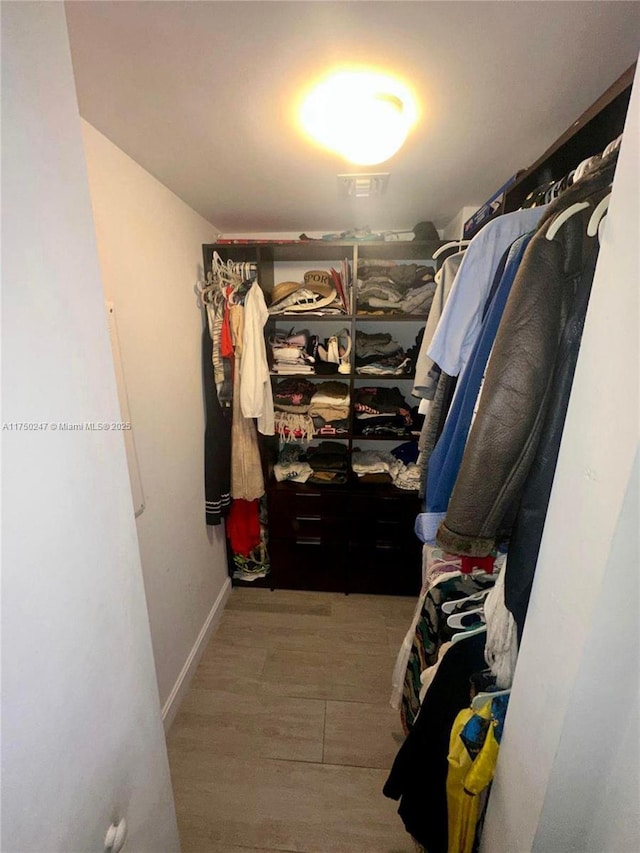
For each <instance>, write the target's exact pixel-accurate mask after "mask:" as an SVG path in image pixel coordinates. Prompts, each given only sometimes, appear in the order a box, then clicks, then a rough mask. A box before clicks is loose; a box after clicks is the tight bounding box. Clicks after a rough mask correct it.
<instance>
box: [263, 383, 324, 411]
mask: <svg viewBox="0 0 640 853" xmlns="http://www.w3.org/2000/svg"><path fill="white" fill-rule="evenodd" d="M315 390H316V386H315V385H314V384H313V382H309V380H308V379H302V378H300V379H294V378H291V379H283V380H282V381H281V382H277V383H276V385H275V387H274V389H273V408H274V410H275V411H276V412H292V413H293V414H297V415H304V414H307V412H308V411H309V404H310V403H311V398H312V397H313V395H314V393H315Z"/></svg>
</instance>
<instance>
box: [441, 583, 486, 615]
mask: <svg viewBox="0 0 640 853" xmlns="http://www.w3.org/2000/svg"><path fill="white" fill-rule="evenodd" d="M490 592H491V590H490V589H481V590H480V591H479V592H474V593H473V595H468V596H467V597H466V598H454V599H452V600H451V601H445V602H443V604H442V605H441V606H440V610H442V612H443V613H446V614H447V616H449V615H450V614H451V613H455V612H456V611H457V610H458V609H459V608H460V607H462V606H463V605H464V604H467V603H468V602H472V601H484V599H485V598H486V597H487V596H488V595H489V593H490ZM467 612H468V611H467Z"/></svg>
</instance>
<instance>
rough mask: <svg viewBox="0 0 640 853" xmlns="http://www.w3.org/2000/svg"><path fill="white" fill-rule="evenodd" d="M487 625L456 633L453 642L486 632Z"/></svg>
mask: <svg viewBox="0 0 640 853" xmlns="http://www.w3.org/2000/svg"><path fill="white" fill-rule="evenodd" d="M486 633H487V626H486V625H482V626H481V627H480V628H470V629H469V630H468V631H461V632H460V633H459V634H454V635H453V637H452V638H451V642H452V643H459V642H460V641H461V640H466V639H467V638H468V637H475V636H476V635H477V634H486Z"/></svg>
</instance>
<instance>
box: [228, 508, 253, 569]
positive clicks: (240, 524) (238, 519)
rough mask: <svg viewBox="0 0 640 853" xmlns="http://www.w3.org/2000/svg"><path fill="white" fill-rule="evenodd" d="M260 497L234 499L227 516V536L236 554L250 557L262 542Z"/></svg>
mask: <svg viewBox="0 0 640 853" xmlns="http://www.w3.org/2000/svg"><path fill="white" fill-rule="evenodd" d="M258 500H259V499H258V498H256V499H255V500H254V501H245V500H242V499H241V498H238V499H234V500H233V501H232V503H231V511H230V513H229V517H228V518H227V537H228V539H229V544H230V545H231V550H232V551H233V553H234V554H241V555H242V556H243V557H248V556H249V554H250V553H251V552H252V551H253V549H254V548H256V547H257V546H258V545H259V544H260V516H259V510H258Z"/></svg>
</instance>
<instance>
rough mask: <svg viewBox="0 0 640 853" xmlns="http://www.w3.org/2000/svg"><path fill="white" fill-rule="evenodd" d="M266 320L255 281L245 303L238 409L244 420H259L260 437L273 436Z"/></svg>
mask: <svg viewBox="0 0 640 853" xmlns="http://www.w3.org/2000/svg"><path fill="white" fill-rule="evenodd" d="M268 317H269V312H268V310H267V305H266V303H265V301H264V295H263V293H262V288H261V287H260V285H259V284H258V282H257V281H254V282H253V284H252V285H251V288H250V290H249V292H248V293H247V295H246V296H245V299H244V330H243V335H242V370H241V374H240V405H241V407H242V414H243V415H244V416H245V418H257V419H258V431H259V432H261V433H262V435H273V434H274V432H275V429H274V417H273V396H272V391H271V379H270V377H269V365H268V364H267V351H266V346H265V342H264V324H265V323H266V321H267V319H268Z"/></svg>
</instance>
